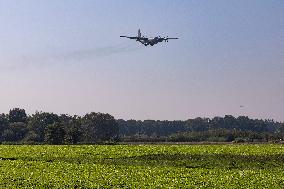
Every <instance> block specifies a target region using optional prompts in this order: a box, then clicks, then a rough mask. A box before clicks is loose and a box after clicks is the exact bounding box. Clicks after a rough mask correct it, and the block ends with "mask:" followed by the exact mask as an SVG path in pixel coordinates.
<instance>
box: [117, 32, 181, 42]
mask: <svg viewBox="0 0 284 189" xmlns="http://www.w3.org/2000/svg"><path fill="white" fill-rule="evenodd" d="M120 37H126V38H128V39H135V40H136V41H138V42H140V43H142V44H143V45H145V46H148V45H151V46H153V45H155V44H157V43H159V42H163V41H165V42H169V39H178V38H176V37H175V38H173V37H160V36H158V37H154V38H149V37H145V36H142V35H141V31H140V29H139V30H138V35H137V36H136V37H129V36H125V35H121V36H120Z"/></svg>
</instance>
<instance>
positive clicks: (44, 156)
mask: <svg viewBox="0 0 284 189" xmlns="http://www.w3.org/2000/svg"><path fill="white" fill-rule="evenodd" d="M0 188H284V146H282V145H264V144H263V145H113V146H107V145H77V146H48V145H38V146H28V145H19V146H17V145H0Z"/></svg>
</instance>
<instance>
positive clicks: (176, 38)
mask: <svg viewBox="0 0 284 189" xmlns="http://www.w3.org/2000/svg"><path fill="white" fill-rule="evenodd" d="M164 39H165V40H169V39H178V38H177V37H167V38H164Z"/></svg>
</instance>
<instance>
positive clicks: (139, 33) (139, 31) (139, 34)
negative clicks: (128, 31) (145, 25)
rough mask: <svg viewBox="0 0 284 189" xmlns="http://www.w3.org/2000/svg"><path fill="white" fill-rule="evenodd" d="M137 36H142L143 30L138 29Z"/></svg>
mask: <svg viewBox="0 0 284 189" xmlns="http://www.w3.org/2000/svg"><path fill="white" fill-rule="evenodd" d="M137 37H141V30H140V29H139V30H138V36H137Z"/></svg>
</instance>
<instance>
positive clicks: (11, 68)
mask: <svg viewBox="0 0 284 189" xmlns="http://www.w3.org/2000/svg"><path fill="white" fill-rule="evenodd" d="M0 23H1V24H0V87H1V89H0V112H3V113H8V111H9V110H10V109H11V108H14V107H20V108H24V109H25V110H26V111H27V112H28V113H29V114H32V113H34V112H35V111H36V110H38V111H47V112H54V113H59V114H60V113H67V114H71V115H72V114H77V115H84V114H85V113H88V112H91V111H94V112H105V113H110V114H112V115H114V116H115V118H123V119H131V118H133V119H141V120H144V119H160V120H164V119H167V120H174V119H182V120H185V119H188V118H195V117H197V116H200V117H214V116H224V115H226V114H231V115H233V116H239V115H247V116H249V117H251V118H263V119H267V118H269V119H274V120H277V121H284V1H283V0H250V1H247V0H230V1H227V0H216V1H211V0H194V1H191V0H174V1H173V0H154V1H153V0H143V1H139V0H104V1H102V0H80V1H79V0H60V1H59V0H0ZM138 28H141V31H142V34H144V35H147V36H156V35H161V36H169V37H179V38H180V39H179V40H173V41H170V42H169V43H159V44H157V45H155V46H154V47H144V46H143V45H141V44H139V43H136V42H135V41H132V40H128V39H123V38H120V37H119V36H120V35H136V34H137V30H138ZM242 106H243V107H242Z"/></svg>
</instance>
